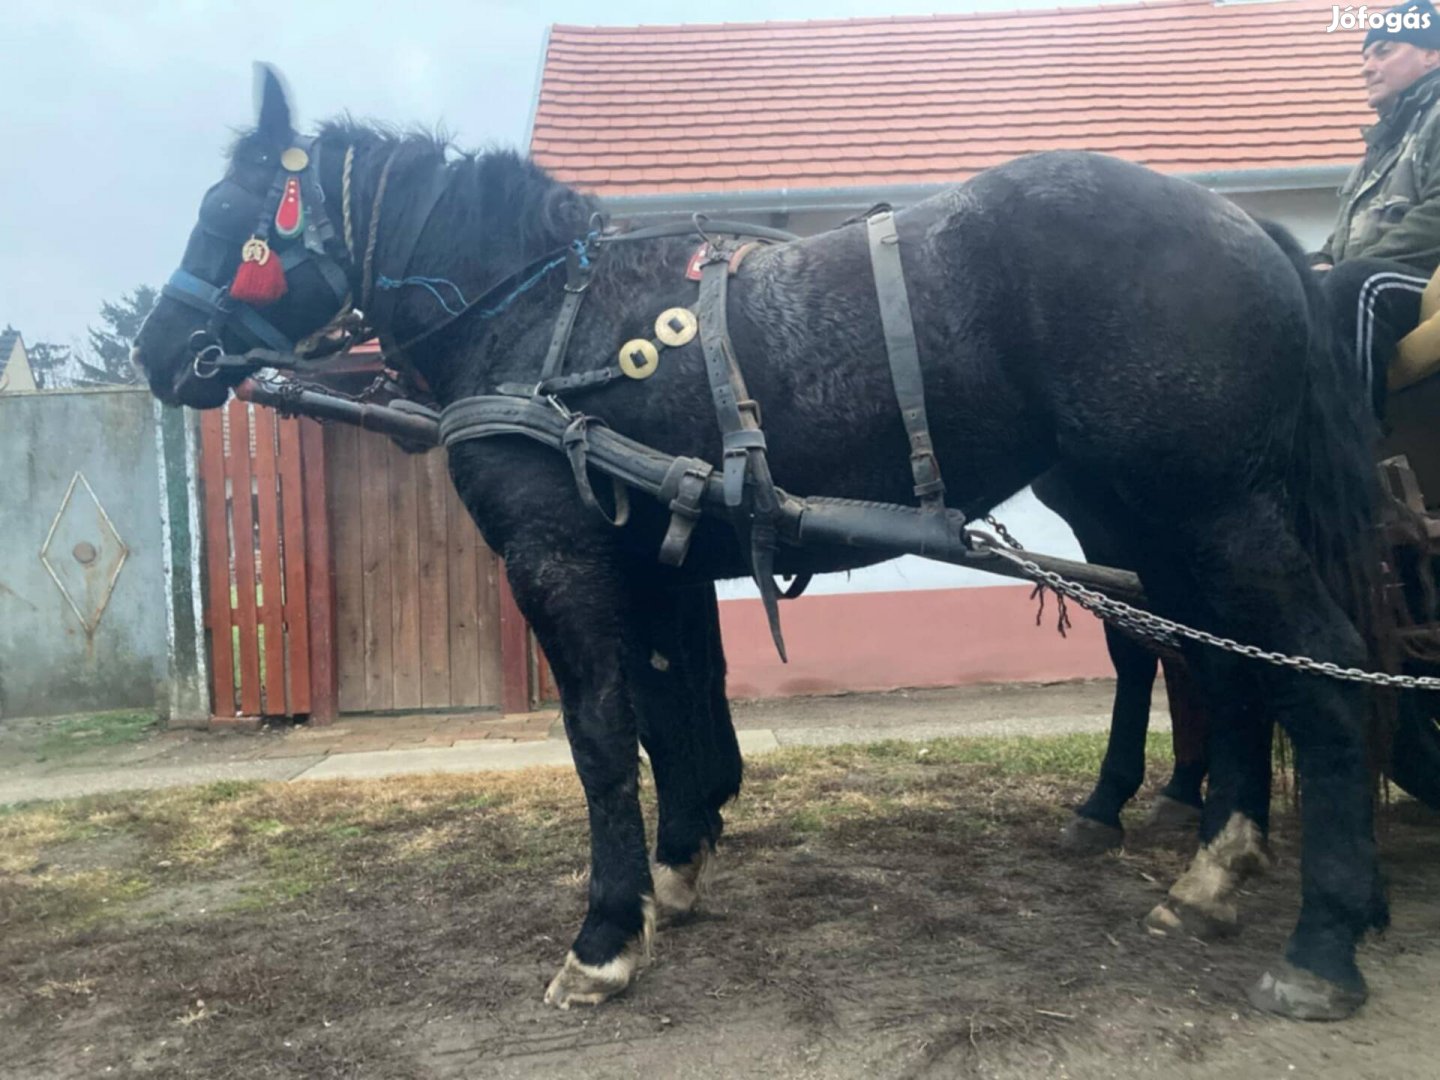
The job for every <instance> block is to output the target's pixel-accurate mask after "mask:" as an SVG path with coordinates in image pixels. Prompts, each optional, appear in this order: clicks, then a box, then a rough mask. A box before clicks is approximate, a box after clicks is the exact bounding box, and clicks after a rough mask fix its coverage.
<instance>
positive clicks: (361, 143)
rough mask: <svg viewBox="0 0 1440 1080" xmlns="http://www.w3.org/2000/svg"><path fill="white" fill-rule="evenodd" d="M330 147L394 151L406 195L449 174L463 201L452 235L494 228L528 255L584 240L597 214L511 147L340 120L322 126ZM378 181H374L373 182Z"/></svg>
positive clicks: (395, 174) (376, 155) (394, 186)
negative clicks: (437, 174) (440, 170)
mask: <svg viewBox="0 0 1440 1080" xmlns="http://www.w3.org/2000/svg"><path fill="white" fill-rule="evenodd" d="M320 138H321V140H322V141H323V142H325V143H327V144H333V143H339V144H344V145H349V146H354V147H355V150H356V161H357V162H359V161H362V160H369V161H377V162H378V161H381V160H383V159H384V157H385V156H387V155H389V154H392V153H393V154H394V155H395V158H394V163H393V164H392V165H391V176H390V181H389V183H390V185H391V187H390V190H391V192H392V193H394V194H395V195H401V194H402V193H403V192H404V191H405V190H406V189H408V188H411V187H412V186H413V185H415V184H417V183H418V182H419V181H421V180H423V179H424V178H425V177H427V176H429V175H430V173H431V171H432V170H433V169H435V168H436V167H437V166H441V165H443V166H444V167H445V168H446V169H448V170H449V172H450V174H451V180H450V185H451V188H452V189H453V190H454V191H455V192H456V193H457V195H458V196H459V197H457V198H456V199H454V200H453V201H452V209H453V211H454V212H456V213H458V215H459V216H458V217H457V218H456V219H455V220H454V221H453V222H452V223H451V224H452V227H451V234H452V235H457V236H460V235H463V236H474V237H478V236H479V235H481V234H482V230H486V229H491V228H494V227H496V225H497V223H498V224H499V225H501V226H503V227H504V228H505V229H507V230H508V232H507V237H508V239H510V240H511V241H512V242H514V243H517V244H519V245H520V246H521V247H523V248H525V249H527V250H534V251H537V252H538V251H547V250H550V249H552V248H556V247H559V246H562V245H564V244H566V243H568V242H569V241H570V240H572V239H574V238H575V237H577V236H579V235H581V234H582V233H583V231H584V228H585V225H586V223H587V221H588V220H589V218H590V215H591V214H592V213H594V211H595V209H596V204H595V202H594V200H593V199H590V198H589V197H587V196H584V195H581V194H580V193H579V192H577V191H575V190H574V189H572V188H570V187H567V186H566V185H564V184H562V183H560V181H558V180H556V179H555V178H554V177H552V176H551V175H550V174H549V173H547V172H546V171H545V170H544V169H543V168H542V167H541V166H539V165H537V164H536V163H535V162H533V161H532V160H530V158H528V157H526V156H525V155H523V154H521V153H519V152H517V151H515V150H512V149H508V148H500V147H491V148H488V149H484V150H479V151H475V150H461V149H459V148H457V147H456V146H455V144H454V143H453V142H452V141H451V139H450V138H449V137H448V136H447V135H446V134H445V133H444V132H443V131H442V130H431V129H426V128H400V127H394V126H391V125H387V124H380V123H374V122H361V121H357V120H355V119H353V118H352V117H350V116H348V115H347V116H342V117H340V118H338V119H336V120H332V121H329V122H327V123H325V124H322V125H321V128H320ZM372 182H373V180H372Z"/></svg>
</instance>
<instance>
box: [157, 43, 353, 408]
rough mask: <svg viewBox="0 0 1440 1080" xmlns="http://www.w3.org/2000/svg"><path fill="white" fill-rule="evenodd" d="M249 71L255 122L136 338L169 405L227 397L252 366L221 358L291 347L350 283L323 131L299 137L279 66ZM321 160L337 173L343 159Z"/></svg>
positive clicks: (206, 404)
mask: <svg viewBox="0 0 1440 1080" xmlns="http://www.w3.org/2000/svg"><path fill="white" fill-rule="evenodd" d="M256 69H257V94H256V99H257V117H256V124H255V127H254V129H253V130H251V131H249V132H247V133H245V134H243V135H242V136H240V138H239V139H237V140H236V142H235V144H234V146H233V148H232V149H231V151H230V157H229V164H228V167H227V168H226V170H225V175H224V176H223V177H222V178H221V180H220V181H219V182H218V183H217V184H215V186H213V187H212V188H210V190H209V191H207V192H206V193H205V196H204V198H203V199H202V200H201V203H200V213H199V217H198V220H197V221H196V224H195V227H194V229H193V230H192V231H191V233H190V239H189V241H188V243H187V244H186V246H185V254H184V256H183V257H182V259H181V260H180V267H179V269H177V270H176V271H175V273H174V274H173V275H171V277H170V280H169V281H168V282H167V283H166V284H165V287H164V290H163V292H162V295H161V298H160V300H159V302H158V303H157V304H156V306H155V310H154V311H153V312H152V313H151V315H150V317H149V318H148V319H147V320H146V321H145V325H144V326H143V327H142V328H141V330H140V333H139V335H138V336H137V338H136V342H135V349H134V352H133V354H132V359H133V360H134V362H135V363H136V364H137V365H138V366H139V367H140V369H141V370H142V371H143V372H144V373H145V375H146V377H147V378H148V380H149V382H150V387H151V389H152V391H153V392H154V393H155V395H156V396H157V397H159V398H161V399H162V400H164V401H166V402H169V403H171V404H181V405H189V406H192V407H194V408H202V409H203V408H214V407H216V406H219V405H223V404H224V403H225V401H226V399H227V397H228V396H229V390H230V387H232V386H234V385H236V384H238V383H239V382H241V381H242V380H243V379H244V378H245V377H246V375H247V374H248V371H246V370H243V369H238V368H221V367H220V366H218V365H217V364H216V363H215V362H214V361H215V359H216V358H218V357H220V356H223V355H224V354H226V353H243V352H245V351H246V350H248V349H251V348H254V347H262V348H268V349H273V350H276V351H280V352H290V351H292V350H293V349H294V347H295V344H296V342H297V341H299V340H300V339H302V338H304V337H305V336H306V335H308V334H311V333H313V332H314V331H316V330H318V329H319V328H321V327H323V326H324V325H326V324H327V323H328V322H329V320H330V319H331V318H332V317H333V316H335V315H336V314H337V312H339V311H340V310H341V309H342V308H343V307H344V306H345V302H346V297H347V296H348V294H349V293H350V292H351V290H352V287H353V284H354V279H355V275H356V271H357V268H356V267H355V266H354V265H353V262H354V260H353V259H352V258H351V257H350V255H349V252H348V250H347V245H346V244H345V242H344V238H343V236H342V235H341V232H340V229H339V227H338V226H337V224H336V223H335V222H334V221H332V220H331V218H330V217H329V215H328V213H327V212H326V195H325V187H326V186H327V185H323V184H322V182H321V176H320V168H321V161H320V158H321V153H320V149H321V148H320V143H319V140H317V139H313V138H305V137H302V136H299V135H297V134H296V132H295V130H294V127H293V125H292V120H291V110H290V103H289V100H288V97H287V95H286V92H285V88H284V85H283V83H282V82H281V79H280V77H279V75H278V74H277V73H276V72H275V71H274V70H273V69H272V68H270V67H268V66H266V65H256ZM324 164H325V166H326V172H327V174H328V175H333V176H334V177H336V178H338V177H339V174H340V170H341V168H342V162H340V161H326V162H325V163H324ZM347 194H348V193H347ZM347 209H348V208H347Z"/></svg>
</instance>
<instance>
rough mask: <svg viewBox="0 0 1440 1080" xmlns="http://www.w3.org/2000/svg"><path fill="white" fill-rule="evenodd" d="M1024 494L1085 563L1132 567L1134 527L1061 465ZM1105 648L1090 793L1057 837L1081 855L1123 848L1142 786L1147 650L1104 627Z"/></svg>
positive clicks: (1151, 666)
mask: <svg viewBox="0 0 1440 1080" xmlns="http://www.w3.org/2000/svg"><path fill="white" fill-rule="evenodd" d="M1031 488H1032V490H1033V491H1034V492H1035V495H1036V497H1037V498H1039V500H1040V501H1041V502H1042V503H1044V504H1045V505H1046V506H1048V507H1049V508H1050V509H1051V510H1054V511H1055V512H1056V513H1057V514H1059V515H1060V516H1061V517H1062V518H1064V519H1065V522H1066V524H1068V525H1069V526H1070V528H1071V530H1072V531H1073V532H1074V533H1075V539H1076V540H1078V541H1079V542H1080V548H1081V550H1082V551H1084V553H1085V557H1086V558H1087V559H1088V560H1090V561H1091V562H1096V563H1101V564H1103V565H1106V566H1116V567H1131V566H1134V565H1136V562H1135V555H1136V552H1135V544H1136V537H1137V535H1138V533H1139V531H1140V530H1139V527H1138V523H1137V522H1135V521H1134V520H1133V519H1132V517H1131V515H1129V514H1127V513H1126V512H1125V510H1124V507H1123V506H1122V505H1121V504H1120V503H1119V502H1118V501H1117V499H1116V495H1115V492H1114V491H1113V490H1111V489H1110V488H1108V487H1105V486H1099V485H1097V484H1096V483H1095V481H1094V480H1093V479H1092V478H1091V477H1090V476H1088V475H1087V473H1086V472H1085V471H1084V470H1081V469H1076V468H1073V467H1071V466H1069V465H1066V464H1060V465H1056V466H1055V467H1054V468H1052V469H1051V470H1050V471H1049V472H1047V473H1045V474H1044V475H1043V476H1040V477H1039V478H1037V479H1036V480H1035V481H1034V482H1033V483H1032V484H1031ZM1142 546H1143V545H1142ZM1105 645H1106V648H1107V649H1108V650H1109V652H1110V663H1111V664H1112V665H1113V666H1114V668H1115V700H1114V703H1113V705H1112V706H1111V710H1110V736H1109V739H1108V741H1107V742H1106V745H1105V760H1104V761H1103V762H1102V763H1101V765H1100V775H1099V777H1098V778H1097V779H1096V782H1095V787H1094V789H1093V790H1092V791H1091V792H1090V795H1089V797H1088V798H1086V800H1085V801H1084V802H1083V803H1081V804H1080V806H1079V807H1078V808H1076V810H1075V816H1074V817H1072V818H1071V819H1070V821H1069V822H1068V823H1067V824H1066V826H1065V830H1064V832H1063V833H1062V834H1061V845H1062V846H1063V847H1064V848H1065V849H1066V850H1068V851H1072V852H1076V853H1079V854H1087V855H1088V854H1094V853H1098V852H1101V851H1108V850H1110V849H1112V848H1117V847H1119V846H1120V845H1121V844H1122V843H1123V842H1124V839H1125V831H1124V829H1123V827H1122V826H1121V824H1120V811H1121V810H1122V809H1124V807H1125V804H1126V803H1128V802H1129V801H1130V800H1131V799H1133V798H1134V797H1135V793H1136V792H1137V791H1139V790H1140V785H1141V784H1142V783H1144V782H1145V739H1146V736H1147V735H1148V734H1149V730H1150V698H1151V694H1152V693H1153V691H1154V687H1155V654H1154V653H1153V652H1151V651H1150V650H1149V649H1147V648H1146V647H1145V646H1144V645H1142V644H1141V643H1140V642H1138V641H1136V640H1135V639H1134V638H1133V637H1130V636H1129V635H1127V634H1123V633H1121V632H1120V631H1119V630H1116V629H1115V628H1113V627H1111V626H1109V625H1107V626H1106V627H1105Z"/></svg>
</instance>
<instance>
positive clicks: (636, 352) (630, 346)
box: [620, 338, 660, 379]
mask: <svg viewBox="0 0 1440 1080" xmlns="http://www.w3.org/2000/svg"><path fill="white" fill-rule="evenodd" d="M659 367H660V350H659V349H657V348H655V343H654V342H653V341H646V340H645V339H644V338H631V339H630V340H629V341H627V342H626V343H625V344H624V345H621V346H620V370H621V371H623V372H624V373H625V374H626V375H628V376H630V378H632V379H648V378H649V377H650V376H651V375H654V374H655V371H656V369H657V368H659Z"/></svg>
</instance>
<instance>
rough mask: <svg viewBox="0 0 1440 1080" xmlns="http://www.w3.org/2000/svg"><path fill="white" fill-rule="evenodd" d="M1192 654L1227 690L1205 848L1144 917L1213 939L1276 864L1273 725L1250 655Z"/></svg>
mask: <svg viewBox="0 0 1440 1080" xmlns="http://www.w3.org/2000/svg"><path fill="white" fill-rule="evenodd" d="M1193 662H1194V663H1195V664H1196V665H1197V669H1198V670H1199V671H1200V672H1201V673H1202V677H1203V678H1204V679H1205V680H1206V681H1207V683H1208V684H1209V685H1212V686H1222V687H1225V688H1226V691H1227V692H1226V694H1225V700H1223V701H1221V702H1219V703H1218V704H1217V707H1216V711H1215V715H1214V722H1213V723H1212V724H1211V725H1210V727H1209V731H1210V748H1209V754H1210V762H1211V772H1210V791H1209V794H1208V797H1207V798H1206V799H1205V802H1204V808H1203V810H1201V811H1200V812H1199V818H1200V850H1199V851H1198V852H1197V853H1196V855H1195V857H1194V859H1193V860H1192V861H1191V863H1190V866H1189V868H1188V869H1186V871H1185V872H1184V873H1183V874H1182V875H1180V877H1179V878H1178V879H1177V880H1176V882H1175V884H1174V885H1172V886H1171V887H1170V892H1169V895H1167V896H1166V898H1165V900H1164V901H1162V902H1161V903H1160V904H1159V905H1157V906H1156V907H1155V909H1154V910H1153V911H1151V912H1150V914H1149V915H1148V916H1146V919H1145V925H1146V927H1147V928H1148V929H1149V930H1151V931H1152V932H1153V933H1157V934H1162V935H1166V934H1178V933H1181V932H1184V933H1187V934H1193V935H1194V936H1196V937H1199V938H1201V939H1212V938H1218V937H1224V936H1227V935H1230V934H1234V933H1236V932H1238V930H1239V928H1240V919H1239V911H1238V909H1237V907H1236V903H1235V896H1236V893H1237V892H1238V890H1239V888H1240V886H1241V885H1243V884H1244V883H1245V881H1246V880H1248V879H1249V878H1250V877H1251V876H1252V875H1255V874H1259V873H1262V872H1263V871H1265V870H1267V869H1268V868H1269V867H1270V864H1271V858H1270V854H1269V850H1268V848H1267V846H1266V837H1267V836H1268V834H1269V828H1270V779H1271V774H1270V758H1269V753H1270V736H1271V726H1272V725H1271V722H1270V719H1269V714H1268V711H1266V710H1264V709H1262V708H1260V707H1259V701H1258V700H1257V699H1256V697H1255V696H1254V695H1253V694H1251V693H1246V692H1245V684H1247V683H1253V677H1254V672H1252V671H1249V670H1248V669H1246V668H1244V667H1242V666H1241V665H1244V664H1246V663H1248V661H1244V660H1239V659H1236V658H1234V657H1229V656H1220V655H1218V654H1216V655H1205V654H1202V653H1198V652H1197V653H1195V654H1193Z"/></svg>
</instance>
